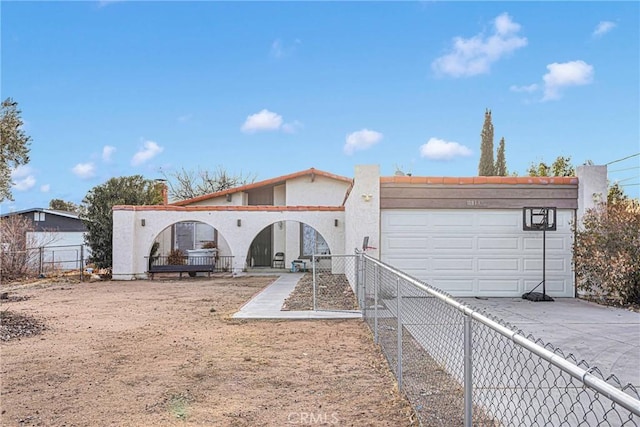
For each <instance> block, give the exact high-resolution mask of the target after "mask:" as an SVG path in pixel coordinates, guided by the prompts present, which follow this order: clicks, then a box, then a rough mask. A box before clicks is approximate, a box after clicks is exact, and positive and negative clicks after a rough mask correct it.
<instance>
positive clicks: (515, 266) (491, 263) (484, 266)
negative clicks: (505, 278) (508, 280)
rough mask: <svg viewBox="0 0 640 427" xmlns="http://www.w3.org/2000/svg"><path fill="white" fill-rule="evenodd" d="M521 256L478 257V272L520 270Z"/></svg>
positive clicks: (514, 271) (515, 271)
mask: <svg viewBox="0 0 640 427" xmlns="http://www.w3.org/2000/svg"><path fill="white" fill-rule="evenodd" d="M520 261H521V260H520V258H478V272H479V273H481V274H484V273H492V272H504V271H510V272H512V273H517V272H518V271H520V268H521V267H520V264H521V263H520Z"/></svg>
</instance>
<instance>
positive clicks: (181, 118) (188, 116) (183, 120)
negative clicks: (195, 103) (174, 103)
mask: <svg viewBox="0 0 640 427" xmlns="http://www.w3.org/2000/svg"><path fill="white" fill-rule="evenodd" d="M192 118H193V114H183V115H182V116H179V117H178V122H180V123H187V122H188V121H190V120H191V119H192Z"/></svg>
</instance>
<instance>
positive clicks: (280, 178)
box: [171, 168, 353, 206]
mask: <svg viewBox="0 0 640 427" xmlns="http://www.w3.org/2000/svg"><path fill="white" fill-rule="evenodd" d="M306 175H318V176H324V177H325V178H331V179H335V180H337V181H344V182H348V183H351V182H353V180H352V179H351V178H347V177H345V176H340V175H334V174H332V173H329V172H324V171H321V170H319V169H314V168H311V169H306V170H303V171H300V172H295V173H292V174H289V175H282V176H278V177H275V178H271V179H267V180H264V181H259V182H254V183H251V184H246V185H242V186H240V187H234V188H229V189H227V190H223V191H218V192H216V193H211V194H205V195H204V196H198V197H194V198H192V199H186V200H180V201H178V202H174V203H171V205H174V206H185V205H189V204H191V203H196V202H201V201H203V200H209V199H215V198H216V197H220V196H226V195H227V194H233V193H238V192H241V191H248V190H253V189H256V188H260V187H266V186H271V185H277V184H281V183H284V182H285V181H287V180H290V179H294V178H299V177H301V176H306Z"/></svg>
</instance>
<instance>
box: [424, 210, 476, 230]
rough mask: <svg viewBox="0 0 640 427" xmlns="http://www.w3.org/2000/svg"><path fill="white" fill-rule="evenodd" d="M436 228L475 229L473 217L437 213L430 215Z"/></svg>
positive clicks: (431, 222) (431, 221)
mask: <svg viewBox="0 0 640 427" xmlns="http://www.w3.org/2000/svg"><path fill="white" fill-rule="evenodd" d="M429 217H430V221H429V222H430V224H431V225H433V227H434V228H441V227H446V228H453V227H473V225H474V224H473V217H471V216H469V215H464V214H462V213H452V212H449V213H436V214H432V215H429Z"/></svg>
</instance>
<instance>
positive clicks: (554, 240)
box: [524, 231, 571, 256]
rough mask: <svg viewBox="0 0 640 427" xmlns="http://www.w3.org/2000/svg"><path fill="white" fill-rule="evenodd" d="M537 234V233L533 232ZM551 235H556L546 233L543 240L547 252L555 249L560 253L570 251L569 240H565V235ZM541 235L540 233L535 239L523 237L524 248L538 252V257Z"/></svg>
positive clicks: (540, 249) (540, 247) (540, 251)
mask: <svg viewBox="0 0 640 427" xmlns="http://www.w3.org/2000/svg"><path fill="white" fill-rule="evenodd" d="M535 233H536V234H537V232H535ZM551 233H556V232H555V231H549V232H547V237H546V239H545V246H546V249H547V251H549V250H553V249H557V250H560V251H564V250H566V249H571V240H568V239H567V235H566V234H565V235H560V236H558V235H557V234H556V235H553V234H551ZM542 243H543V242H542V234H541V233H540V235H539V236H537V237H525V238H524V248H525V249H527V250H533V251H538V252H539V253H540V256H542Z"/></svg>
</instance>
